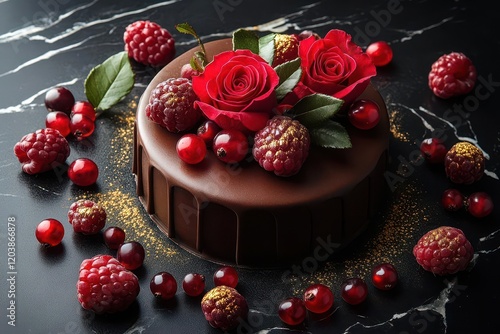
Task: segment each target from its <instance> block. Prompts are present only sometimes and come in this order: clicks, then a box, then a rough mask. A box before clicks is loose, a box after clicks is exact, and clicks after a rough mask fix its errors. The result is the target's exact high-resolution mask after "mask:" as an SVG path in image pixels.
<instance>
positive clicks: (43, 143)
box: [14, 128, 70, 174]
mask: <svg viewBox="0 0 500 334" xmlns="http://www.w3.org/2000/svg"><path fill="white" fill-rule="evenodd" d="M69 153H70V148H69V144H68V141H67V140H66V138H64V137H63V136H62V135H61V134H60V133H59V131H57V130H55V129H51V128H46V129H40V130H37V131H36V132H33V133H29V134H27V135H25V136H24V137H22V138H21V140H20V141H19V142H18V143H17V144H16V145H14V154H15V155H16V157H17V158H18V159H19V162H20V163H21V164H22V169H23V171H24V172H25V173H28V174H37V173H42V172H46V171H48V170H51V169H53V168H56V167H59V166H61V165H62V164H64V162H65V161H66V159H67V158H68V156H69Z"/></svg>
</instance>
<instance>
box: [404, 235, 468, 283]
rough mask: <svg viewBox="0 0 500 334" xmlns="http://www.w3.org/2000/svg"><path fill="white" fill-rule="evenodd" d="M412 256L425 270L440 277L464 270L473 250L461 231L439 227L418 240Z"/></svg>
mask: <svg viewBox="0 0 500 334" xmlns="http://www.w3.org/2000/svg"><path fill="white" fill-rule="evenodd" d="M413 255H414V256H415V258H416V260H417V262H418V263H419V264H420V265H421V266H422V267H423V268H424V269H425V270H427V271H430V272H432V273H434V274H435V275H440V276H442V275H449V274H455V273H457V272H459V271H462V270H464V269H466V268H467V266H468V265H469V262H470V261H471V260H472V257H473V255H474V249H473V248H472V245H471V243H470V242H469V240H467V238H466V237H465V235H464V233H463V232H462V230H460V229H458V228H455V227H450V226H441V227H438V228H436V229H434V230H431V231H429V232H427V233H426V234H424V235H423V236H422V238H420V240H419V241H418V242H417V244H416V245H415V246H414V247H413Z"/></svg>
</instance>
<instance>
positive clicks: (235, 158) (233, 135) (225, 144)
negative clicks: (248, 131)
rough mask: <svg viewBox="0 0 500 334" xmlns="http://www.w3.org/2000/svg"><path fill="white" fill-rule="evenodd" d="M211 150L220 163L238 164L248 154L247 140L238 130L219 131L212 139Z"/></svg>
mask: <svg viewBox="0 0 500 334" xmlns="http://www.w3.org/2000/svg"><path fill="white" fill-rule="evenodd" d="M212 149H213V151H214V153H215V155H216V156H217V158H219V160H221V161H224V162H227V163H236V162H240V161H241V160H243V159H244V158H245V157H246V155H247V153H248V138H247V136H245V135H244V134H243V132H241V131H238V130H234V129H227V130H221V131H220V132H219V133H217V135H216V136H215V138H214V142H213V146H212Z"/></svg>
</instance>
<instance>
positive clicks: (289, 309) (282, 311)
mask: <svg viewBox="0 0 500 334" xmlns="http://www.w3.org/2000/svg"><path fill="white" fill-rule="evenodd" d="M278 315H279V317H280V319H281V321H283V322H284V323H285V324H287V325H290V326H296V325H300V324H301V323H302V322H304V320H305V319H306V315H307V310H306V306H305V304H304V301H303V300H302V299H300V298H297V297H291V298H288V299H285V300H283V301H282V302H281V303H280V304H279V307H278Z"/></svg>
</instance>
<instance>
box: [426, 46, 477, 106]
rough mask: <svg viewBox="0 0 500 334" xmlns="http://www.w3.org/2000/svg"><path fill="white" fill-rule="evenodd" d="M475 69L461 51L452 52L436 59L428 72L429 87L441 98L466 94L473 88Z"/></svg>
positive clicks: (475, 75) (475, 76)
mask: <svg viewBox="0 0 500 334" xmlns="http://www.w3.org/2000/svg"><path fill="white" fill-rule="evenodd" d="M476 78H477V70H476V68H475V66H474V64H473V63H472V61H471V60H470V59H469V58H468V57H467V56H466V55H464V54H463V53H460V52H452V53H450V54H445V55H442V56H441V57H439V58H438V60H436V61H435V62H434V63H433V64H432V66H431V71H430V72H429V76H428V79H429V82H428V83H429V87H430V89H432V92H433V93H434V94H435V95H436V96H438V97H440V98H442V99H448V98H450V97H453V96H458V95H463V94H467V93H469V92H470V91H472V89H473V88H474V85H475V82H476Z"/></svg>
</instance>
